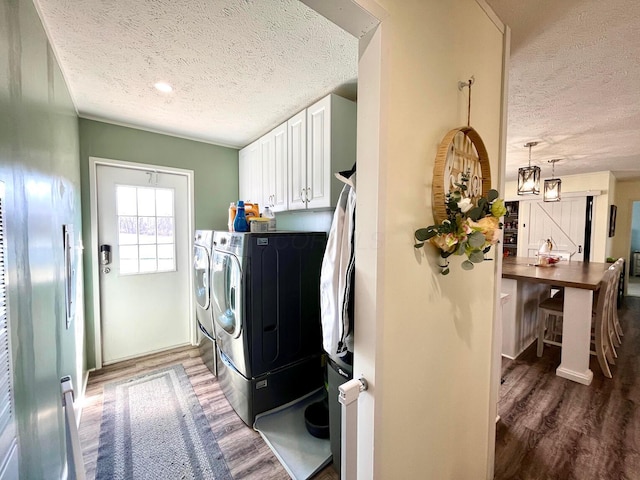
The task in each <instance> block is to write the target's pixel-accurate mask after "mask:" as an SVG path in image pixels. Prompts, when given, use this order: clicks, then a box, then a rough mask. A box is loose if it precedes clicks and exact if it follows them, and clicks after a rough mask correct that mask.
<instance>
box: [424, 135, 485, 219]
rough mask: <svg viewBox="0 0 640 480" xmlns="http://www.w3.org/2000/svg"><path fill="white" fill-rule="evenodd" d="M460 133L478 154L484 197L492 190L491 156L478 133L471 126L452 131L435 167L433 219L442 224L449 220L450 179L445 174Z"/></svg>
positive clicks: (441, 145)
mask: <svg viewBox="0 0 640 480" xmlns="http://www.w3.org/2000/svg"><path fill="white" fill-rule="evenodd" d="M458 133H462V134H463V135H464V136H465V137H467V138H468V139H469V141H470V142H471V144H472V145H473V146H474V147H475V149H476V152H477V153H478V160H477V161H478V162H479V163H480V170H481V172H482V177H481V180H482V196H483V197H486V196H487V194H488V193H489V190H491V165H490V164H489V155H488V153H487V149H486V147H485V146H484V142H483V141H482V138H481V137H480V135H479V134H478V132H476V131H475V129H474V128H473V127H469V126H466V127H458V128H454V129H453V130H450V131H449V132H448V133H447V134H446V135H445V136H444V137H443V139H442V141H441V142H440V145H438V152H437V154H436V162H435V165H434V166H433V194H432V202H433V218H434V219H435V221H436V222H437V223H442V221H443V220H446V219H447V208H446V204H445V202H446V195H447V188H445V185H447V183H448V181H449V179H448V178H447V179H445V172H446V171H447V164H448V163H449V161H450V158H449V149H450V147H451V145H452V143H453V140H454V138H455V136H456V135H457V134H458Z"/></svg>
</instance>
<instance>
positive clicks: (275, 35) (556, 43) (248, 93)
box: [35, 0, 640, 179]
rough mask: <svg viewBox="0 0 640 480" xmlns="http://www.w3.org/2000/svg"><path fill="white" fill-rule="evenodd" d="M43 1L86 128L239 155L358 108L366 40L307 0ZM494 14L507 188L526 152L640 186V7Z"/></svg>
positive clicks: (538, 0) (595, 4)
mask: <svg viewBox="0 0 640 480" xmlns="http://www.w3.org/2000/svg"><path fill="white" fill-rule="evenodd" d="M35 1H36V4H37V6H38V8H39V10H40V13H41V16H42V18H43V22H44V23H45V27H46V29H47V31H48V35H49V38H50V39H51V42H52V44H53V47H54V50H55V51H56V55H57V57H58V59H59V61H60V64H61V67H62V70H63V72H64V74H65V77H66V79H67V82H68V84H69V88H70V90H71V94H72V97H73V99H74V103H75V105H76V108H77V109H78V113H79V115H80V116H82V117H86V118H95V119H99V120H105V121H108V122H114V123H121V124H125V125H131V126H136V127H140V128H145V129H149V130H154V131H159V132H164V133H169V134H173V135H179V136H184V137H187V138H194V139H199V140H204V141H207V142H212V143H217V144H221V145H228V146H234V147H242V146H245V145H247V144H248V143H250V142H251V141H252V140H254V139H256V138H257V137H259V136H260V135H262V134H264V133H266V132H267V131H268V130H269V129H271V128H272V127H274V126H276V125H278V124H279V123H280V122H282V121H284V120H285V119H287V118H288V117H290V116H291V115H293V114H294V113H296V112H297V111H299V110H300V109H301V108H303V107H305V106H307V105H309V104H311V103H312V102H313V101H314V100H315V99H317V98H320V97H322V96H324V95H325V94H327V93H329V92H332V91H337V92H338V93H340V94H342V95H343V96H346V97H348V98H355V95H356V74H357V50H358V47H357V40H356V39H355V38H354V37H352V36H351V35H349V34H347V33H345V32H344V31H342V30H341V29H339V28H338V27H336V26H335V25H333V24H332V23H331V22H329V21H327V20H326V19H324V18H323V17H321V16H319V15H318V14H316V13H315V12H314V11H313V10H310V9H309V8H308V7H307V6H305V5H304V4H302V3H301V2H299V1H298V0H215V1H211V0H144V1H143V0H121V1H118V2H107V1H104V0H102V1H101V0H73V1H70V0H64V1H63V0H35ZM487 2H488V3H489V4H490V5H491V6H492V7H493V8H494V10H495V11H496V13H497V14H498V15H499V16H500V18H501V19H502V20H503V21H504V22H505V23H507V24H508V25H509V26H510V27H511V32H512V44H511V59H510V71H509V88H510V90H509V108H508V115H509V118H508V131H507V178H508V179H513V178H515V176H516V172H517V169H518V167H519V166H523V165H526V164H527V156H528V151H527V149H525V148H524V144H525V143H527V142H529V141H538V142H540V144H539V145H538V146H537V147H534V148H533V151H532V159H533V161H532V163H533V164H537V165H539V166H540V167H541V168H542V176H543V177H550V176H551V166H550V165H549V164H548V162H547V161H548V160H549V159H552V158H561V159H562V161H560V162H558V163H557V164H556V175H557V176H562V175H568V174H576V173H584V172H592V171H601V170H611V171H613V172H614V174H615V175H616V177H618V178H622V177H631V176H633V177H635V176H640V87H639V86H638V80H640V1H638V0H607V1H603V0H562V1H558V0H526V1H525V0H518V1H515V0H487ZM158 80H164V81H168V82H170V83H171V84H172V85H173V86H174V87H175V90H174V92H173V93H171V94H168V95H164V94H160V93H159V92H156V91H155V90H154V88H153V84H154V83H155V82H156V81H158ZM476 80H477V81H478V82H481V81H482V79H480V78H477V79H476Z"/></svg>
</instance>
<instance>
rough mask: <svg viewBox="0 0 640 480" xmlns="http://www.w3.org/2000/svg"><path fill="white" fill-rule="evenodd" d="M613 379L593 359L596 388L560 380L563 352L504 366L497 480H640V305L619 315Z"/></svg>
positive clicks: (627, 304) (628, 303)
mask: <svg viewBox="0 0 640 480" xmlns="http://www.w3.org/2000/svg"><path fill="white" fill-rule="evenodd" d="M619 315H620V321H621V323H622V327H623V329H624V333H625V335H624V337H623V340H622V346H621V347H620V348H618V359H617V362H616V365H615V366H614V367H613V368H612V374H613V378H612V379H608V378H606V377H604V375H603V374H602V371H601V370H600V367H599V365H598V362H597V361H596V359H595V357H591V366H590V368H591V370H592V371H593V374H594V375H593V382H592V383H591V385H589V386H585V385H580V384H578V383H575V382H572V381H569V380H566V379H563V378H560V377H558V376H556V374H555V370H556V368H557V367H558V365H559V364H560V349H559V348H557V347H552V346H545V349H544V355H543V356H542V358H538V357H537V356H536V351H535V345H533V346H532V347H530V348H529V349H527V351H525V352H524V353H523V354H522V355H521V356H520V357H519V358H518V359H516V360H512V361H505V362H503V368H502V375H503V379H504V383H503V385H502V387H501V389H500V399H499V405H498V413H499V415H500V417H501V420H500V421H499V423H498V426H497V436H496V463H495V480H640V298H638V297H626V298H625V301H624V304H623V308H621V309H620V310H619Z"/></svg>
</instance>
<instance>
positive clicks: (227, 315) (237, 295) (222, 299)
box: [211, 251, 242, 338]
mask: <svg viewBox="0 0 640 480" xmlns="http://www.w3.org/2000/svg"><path fill="white" fill-rule="evenodd" d="M211 264H212V267H211V288H212V290H211V295H212V300H213V318H214V321H215V325H216V331H217V332H219V333H220V332H226V333H227V334H228V335H229V336H231V337H232V338H238V337H239V336H240V334H241V333H242V298H241V292H242V288H241V287H242V270H241V268H240V262H239V261H238V259H237V258H236V257H235V255H233V254H230V253H225V252H219V251H215V252H214V253H213V260H212V262H211Z"/></svg>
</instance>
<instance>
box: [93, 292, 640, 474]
mask: <svg viewBox="0 0 640 480" xmlns="http://www.w3.org/2000/svg"><path fill="white" fill-rule="evenodd" d="M619 315H620V320H621V323H622V326H623V328H624V332H625V335H624V338H623V343H622V346H621V347H620V348H619V349H618V359H617V364H616V365H615V366H613V367H612V373H613V379H607V378H605V377H604V376H603V375H602V372H601V371H600V367H599V366H598V363H597V360H596V359H595V357H592V360H591V370H593V373H594V379H593V382H592V384H591V385H589V386H584V385H580V384H577V383H574V382H571V381H569V380H565V379H563V378H560V377H558V376H556V374H555V369H556V368H557V366H558V365H559V364H560V349H559V348H556V347H550V346H546V347H545V349H544V355H543V357H542V358H538V357H537V356H536V352H535V345H534V346H532V347H531V348H529V349H528V350H527V351H526V352H525V353H524V354H523V355H521V356H520V357H519V358H518V359H516V360H513V361H505V362H504V363H503V369H502V374H503V378H504V384H503V385H502V386H501V389H500V400H499V405H498V412H499V414H500V417H501V419H500V421H499V422H498V425H497V436H496V461H495V480H640V297H626V298H625V301H624V305H623V307H622V309H620V311H619ZM176 363H182V365H183V366H184V368H185V370H186V372H187V374H188V375H189V378H190V380H191V383H192V385H193V387H194V390H195V392H196V395H197V396H198V399H199V400H200V404H201V405H202V408H203V410H204V411H205V414H206V415H207V418H208V419H209V423H210V424H211V428H212V430H213V433H214V435H215V437H216V439H217V441H218V443H219V445H220V449H221V450H222V453H223V454H224V456H225V459H226V461H227V464H228V466H229V469H230V470H231V473H232V475H233V477H234V478H235V479H248V480H280V479H287V478H289V475H288V474H287V473H286V471H285V470H284V468H283V467H282V466H281V465H280V463H279V462H278V460H277V459H276V457H275V456H274V455H273V453H272V452H271V450H270V449H269V447H268V446H267V445H266V444H265V443H264V441H263V440H262V438H261V437H260V435H259V434H258V433H257V432H255V431H254V430H253V429H251V428H249V427H247V426H246V425H245V424H244V423H242V421H241V420H240V419H239V418H238V416H237V415H236V414H235V412H234V411H233V409H232V408H231V406H230V405H229V403H228V402H227V400H226V399H225V397H224V394H223V393H222V391H221V390H220V388H219V386H218V384H217V382H216V381H215V380H214V379H213V377H212V376H211V374H210V373H209V371H208V370H207V369H206V367H205V366H204V364H203V363H202V361H201V359H200V357H199V353H198V350H197V349H196V348H191V347H185V348H181V349H177V350H172V351H170V352H166V353H162V354H156V355H151V356H148V357H144V358H141V359H137V360H130V361H127V362H122V363H120V364H116V365H111V366H108V367H105V368H103V369H102V370H100V371H98V372H93V373H92V374H91V376H90V378H89V383H88V386H87V391H86V398H85V402H84V409H83V414H82V422H81V425H80V440H81V443H82V446H83V453H84V460H85V468H86V471H87V478H88V479H89V480H93V479H94V477H95V469H96V460H97V455H98V438H99V433H100V421H101V416H102V389H103V386H104V384H105V383H108V382H110V381H113V380H119V379H123V378H127V377H130V376H134V375H138V374H140V373H143V372H145V371H150V370H154V369H156V368H160V367H163V366H168V365H173V364H176ZM337 478H338V475H337V474H336V472H335V471H334V470H333V467H332V466H328V467H327V468H325V469H324V470H323V471H322V472H320V473H319V474H318V475H316V476H315V478H314V480H334V479H337ZM463 480H467V479H463ZM468 480H476V479H468Z"/></svg>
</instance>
